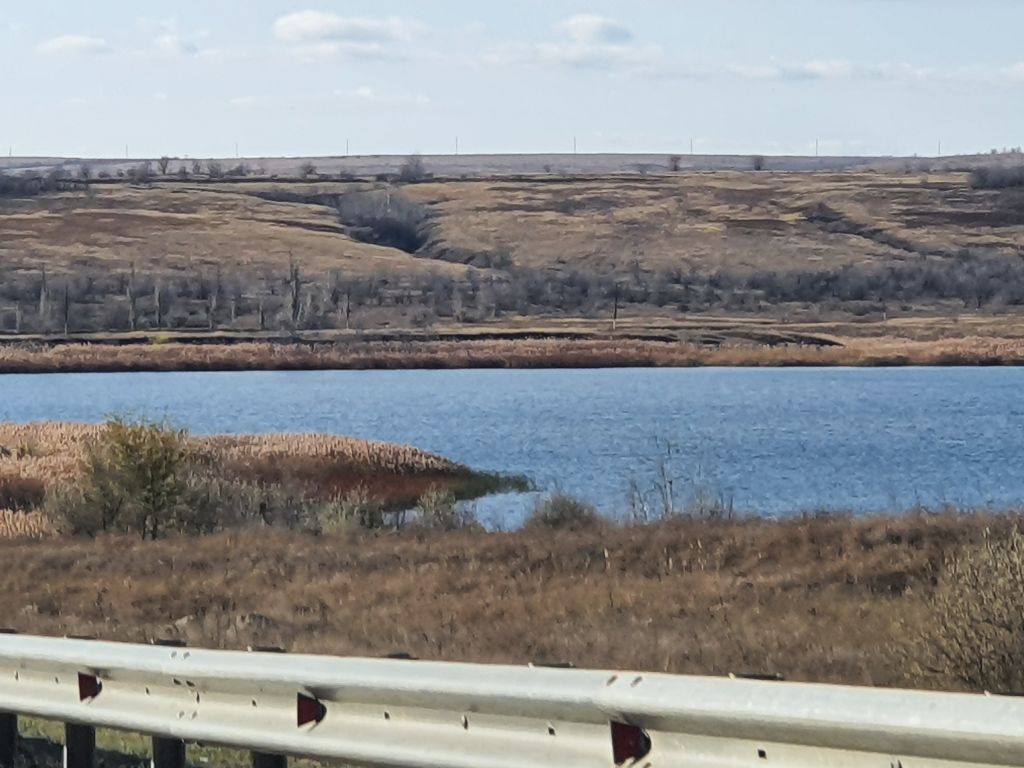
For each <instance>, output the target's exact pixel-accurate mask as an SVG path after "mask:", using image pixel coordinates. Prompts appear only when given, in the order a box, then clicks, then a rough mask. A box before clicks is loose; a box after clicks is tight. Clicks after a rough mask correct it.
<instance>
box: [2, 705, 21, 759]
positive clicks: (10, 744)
mask: <svg viewBox="0 0 1024 768" xmlns="http://www.w3.org/2000/svg"><path fill="white" fill-rule="evenodd" d="M17 754H18V716H17V715H13V714H10V713H8V712H0V768H14V760H15V758H16V757H17Z"/></svg>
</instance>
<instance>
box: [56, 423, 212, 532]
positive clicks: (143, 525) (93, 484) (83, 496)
mask: <svg viewBox="0 0 1024 768" xmlns="http://www.w3.org/2000/svg"><path fill="white" fill-rule="evenodd" d="M194 459H195V457H194V454H193V451H192V449H191V447H190V445H189V440H188V436H187V434H186V433H185V432H181V431H178V430H174V429H171V428H170V427H168V426H167V425H166V424H162V423H155V422H147V421H130V420H126V419H120V418H118V419H112V420H111V421H108V422H107V425H106V429H105V430H104V432H103V434H102V436H101V437H99V438H98V439H96V440H95V441H93V442H91V443H90V444H89V445H87V446H86V449H85V456H84V458H83V460H82V466H81V471H82V483H81V486H80V487H79V488H76V489H73V490H71V491H67V492H64V493H60V494H57V495H56V496H55V497H54V499H53V503H52V504H50V505H49V506H48V509H49V512H50V513H51V515H53V517H54V518H55V522H56V523H57V524H58V525H59V526H60V527H61V528H63V529H65V530H67V531H68V532H70V533H75V534H86V535H95V534H97V533H99V532H101V531H111V530H117V531H124V532H132V533H138V534H139V535H140V536H142V538H144V539H145V538H150V539H156V538H159V537H160V536H162V535H164V534H165V533H167V532H168V531H173V530H183V529H186V528H188V527H190V525H191V523H192V522H193V521H192V517H193V516H194V512H192V511H191V510H190V509H189V507H188V505H187V504H186V495H187V494H186V491H187V490H188V488H189V481H190V478H189V475H190V474H191V471H192V462H193V461H194Z"/></svg>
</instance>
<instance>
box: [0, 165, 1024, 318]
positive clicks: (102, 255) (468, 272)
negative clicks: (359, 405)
mask: <svg viewBox="0 0 1024 768" xmlns="http://www.w3.org/2000/svg"><path fill="white" fill-rule="evenodd" d="M57 182H59V183H57ZM54 183H55V184H56V186H47V187H45V189H43V190H42V192H41V193H39V194H32V195H28V194H25V195H19V193H17V192H16V191H15V193H13V194H12V195H11V196H7V197H4V195H3V194H0V212H2V213H3V215H2V216H0V264H2V265H3V266H2V268H0V331H8V332H12V333H15V334H26V333H38V334H54V333H59V332H61V331H64V332H65V333H67V332H71V333H82V332H87V331H118V332H124V331H135V330H138V331H145V330H148V331H157V330H190V331H196V330H200V329H206V330H213V329H228V330H231V331H234V332H256V331H269V330H278V331H281V330H287V331H293V330H296V329H299V330H316V329H364V330H389V329H395V328H413V327H415V328H431V327H434V326H437V325H439V324H441V323H450V324H454V325H457V326H467V325H468V326H477V325H480V324H486V323H491V322H494V321H495V320H504V319H508V318H514V317H520V316H526V317H535V318H536V317H545V318H564V317H578V318H604V319H607V320H610V319H611V318H612V317H613V316H616V317H617V318H618V319H624V318H626V317H646V318H650V317H651V316H652V314H659V315H661V316H663V317H668V318H670V319H674V320H679V319H683V318H687V317H690V316H692V315H694V314H696V313H708V312H728V313H730V314H732V315H741V316H745V317H771V318H774V319H775V320H778V321H792V320H794V319H797V320H802V321H817V320H821V319H826V320H827V319H835V318H847V319H848V318H870V319H876V320H881V319H884V318H890V317H912V316H929V317H935V316H943V315H946V316H951V315H955V314H958V313H962V312H965V311H970V312H977V311H978V310H980V309H985V310H987V311H1001V312H1010V313H1016V312H1017V311H1018V308H1019V307H1020V306H1022V305H1024V270H1022V269H1021V268H1020V259H1019V258H1018V254H1019V253H1020V250H1021V248H1022V247H1024V218H1022V216H1021V213H1020V210H1021V208H1020V191H1019V189H1013V188H1007V189H997V190H983V189H974V188H972V187H971V185H970V180H969V178H968V176H967V174H964V173H959V174H958V173H943V174H907V173H874V172H866V171H865V172H861V173H817V174H776V173H721V174H694V173H677V174H653V175H650V176H643V177H637V176H610V177H597V178H594V177H591V178H561V179H560V178H551V177H547V176H545V177H538V178H520V179H514V180H493V179H492V180H453V179H448V180H443V181H442V180H437V181H434V180H426V181H417V182H416V183H404V182H401V181H396V180H386V181H375V182H371V181H366V180H363V181H354V180H347V181H337V180H335V181H328V180H326V179H320V180H319V181H318V182H317V183H311V182H310V181H308V180H295V179H290V180H285V179H282V180H279V181H274V180H270V179H267V178H261V179H259V180H253V179H245V180H237V179H236V180H232V181H224V180H218V181H217V183H216V184H213V183H210V180H204V181H202V182H201V183H200V182H198V181H196V180H189V179H184V180H177V181H171V180H170V179H168V178H163V179H162V180H161V181H159V182H156V183H154V182H153V180H152V179H151V178H146V179H142V180H136V183H134V184H128V183H125V182H114V181H106V180H104V181H102V182H100V181H96V180H92V181H88V182H86V181H83V180H75V181H74V182H73V183H71V182H64V181H60V180H57V181H55V182H54Z"/></svg>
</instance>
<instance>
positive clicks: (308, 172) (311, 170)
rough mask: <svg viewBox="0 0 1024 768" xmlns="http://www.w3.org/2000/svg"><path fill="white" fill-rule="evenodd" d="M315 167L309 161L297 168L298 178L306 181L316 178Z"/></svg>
mask: <svg viewBox="0 0 1024 768" xmlns="http://www.w3.org/2000/svg"><path fill="white" fill-rule="evenodd" d="M316 175H317V174H316V166H315V165H314V164H313V163H311V162H310V161H309V160H307V161H306V162H304V163H303V164H302V165H300V166H299V176H301V177H302V178H304V179H308V178H309V177H310V176H316Z"/></svg>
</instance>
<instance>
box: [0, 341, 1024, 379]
mask: <svg viewBox="0 0 1024 768" xmlns="http://www.w3.org/2000/svg"><path fill="white" fill-rule="evenodd" d="M1021 364H1024V340H1021V339H1009V338H1007V339H1004V338H989V337H966V338H958V339H941V340H931V341H913V340H904V339H898V338H888V337H876V338H870V337H869V338H856V339H853V338H851V339H844V340H842V343H841V345H840V346H830V347H819V346H811V345H797V344H794V345H774V346H770V345H763V344H753V343H752V344H728V345H722V346H703V345H699V344H693V343H672V342H661V341H633V340H628V339H593V340H585V339H584V340H561V339H550V340H545V339H528V340H527V339H518V340H505V341H494V340H488V341H472V340H460V341H444V342H438V341H427V340H424V341H411V342H359V341H353V342H350V343H347V344H343V345H342V344H338V345H335V344H322V345H316V346H314V345H309V344H271V343H265V342H256V341H254V342H251V343H239V344H224V345H216V344H211V345H193V344H178V343H168V344H161V345H144V344H139V345H125V346H104V345H91V344H57V345H54V346H16V345H11V346H5V347H0V373H54V372H70V373H74V372H95V371H104V372H114V371H200V370H202V371H248V370H333V369H351V370H366V369H449V368H603V367H690V366H740V367H775V366H779V367H782V366H840V365H842V366H904V365H1021Z"/></svg>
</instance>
